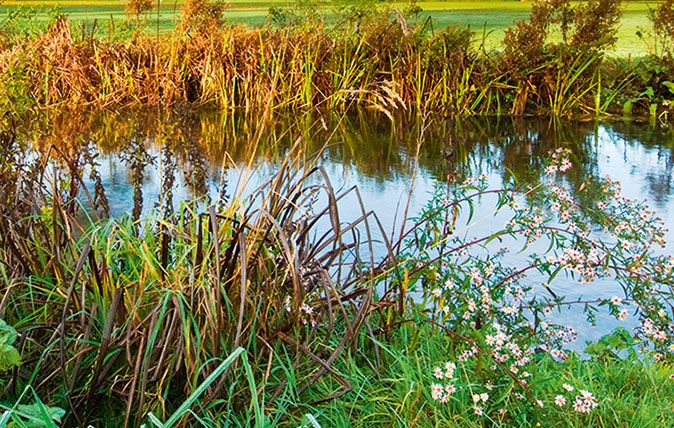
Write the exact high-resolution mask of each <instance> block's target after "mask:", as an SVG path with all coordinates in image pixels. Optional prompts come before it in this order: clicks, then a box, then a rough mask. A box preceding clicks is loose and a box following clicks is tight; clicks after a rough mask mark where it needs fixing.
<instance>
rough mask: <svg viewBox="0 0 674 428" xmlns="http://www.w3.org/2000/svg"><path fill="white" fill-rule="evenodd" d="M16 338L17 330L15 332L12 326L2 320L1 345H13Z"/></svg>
mask: <svg viewBox="0 0 674 428" xmlns="http://www.w3.org/2000/svg"><path fill="white" fill-rule="evenodd" d="M16 336H17V333H16V330H14V328H13V327H12V326H10V325H7V323H6V322H5V321H4V320H1V319H0V345H3V344H6V345H13V344H14V342H15V341H16Z"/></svg>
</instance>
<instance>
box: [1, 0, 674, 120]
mask: <svg viewBox="0 0 674 428" xmlns="http://www.w3.org/2000/svg"><path fill="white" fill-rule="evenodd" d="M602 1H603V2H602ZM602 1H596V2H590V3H587V4H583V5H581V6H576V12H575V13H574V14H573V16H574V17H573V19H571V18H568V17H567V15H568V14H567V15H565V14H564V13H566V12H563V11H564V10H569V11H570V10H571V9H572V5H571V4H570V3H568V2H561V3H559V4H556V3H555V4H553V3H550V4H548V3H540V4H538V6H537V8H535V9H533V10H532V15H531V18H530V20H529V21H520V22H519V23H517V24H516V25H514V26H512V27H510V29H509V30H508V31H507V36H506V37H505V39H504V42H503V49H502V50H499V51H487V50H485V49H484V44H483V39H481V36H480V34H476V33H474V32H472V31H470V30H469V29H466V28H464V27H458V26H450V27H447V28H445V29H443V30H440V31H431V28H429V26H428V25H427V22H425V21H423V20H420V19H419V17H418V16H416V15H415V13H413V12H410V13H409V14H408V15H405V14H404V13H403V12H401V11H399V10H397V9H391V10H387V11H376V10H370V9H368V12H363V11H361V10H359V9H348V8H347V9H345V10H344V11H343V19H342V20H341V21H340V22H341V24H339V25H337V26H334V25H332V26H331V25H329V24H327V23H325V22H324V21H322V20H321V19H320V17H316V16H314V15H312V14H309V15H302V14H301V13H299V12H297V11H293V10H289V11H287V10H278V11H277V12H276V13H275V15H274V20H275V21H276V22H277V23H282V24H283V25H284V27H283V28H278V27H274V26H271V27H267V26H265V27H261V28H258V29H246V28H244V27H240V26H228V25H226V24H224V23H223V22H222V20H221V16H220V12H221V8H220V6H213V5H208V3H203V2H195V3H194V5H193V7H191V9H189V13H185V14H184V15H183V17H182V21H181V23H180V30H176V31H174V32H171V33H169V34H166V35H163V36H160V37H156V36H150V35H145V34H144V33H143V32H142V31H141V32H138V31H135V30H133V28H134V27H133V25H131V26H127V27H126V29H125V30H124V31H122V30H119V29H118V31H116V32H112V33H110V34H109V35H108V36H107V37H106V38H103V39H101V38H98V37H94V36H93V34H92V33H91V32H90V30H87V29H85V28H81V27H73V25H72V24H71V22H70V21H69V20H68V19H67V18H65V17H59V18H57V19H56V20H55V21H54V22H52V23H51V24H50V25H49V27H48V29H47V30H45V31H44V32H41V31H38V32H37V33H31V34H26V33H24V32H22V30H21V29H20V28H18V27H16V28H14V27H12V31H10V30H7V31H5V39H4V40H5V41H4V44H3V46H4V47H3V51H2V54H1V55H0V76H2V81H3V82H5V83H4V84H3V85H2V88H0V90H1V91H2V95H3V97H2V98H3V99H4V100H5V101H4V109H5V110H13V111H21V110H22V109H29V108H32V107H58V106H64V105H67V106H82V107H94V108H101V107H103V108H105V107H128V106H164V107H171V106H181V105H182V106H190V107H195V106H204V105H211V106H216V107H218V108H221V109H246V110H264V109H266V110H268V111H272V110H280V109H296V108H300V109H312V108H319V109H321V108H322V109H337V110H340V111H343V110H347V109H349V108H351V107H354V106H360V107H369V108H373V109H376V110H379V111H381V112H384V113H386V114H387V115H389V116H392V115H393V113H394V112H396V111H398V112H402V111H408V112H414V113H418V114H422V113H423V112H431V111H432V112H435V113H439V114H445V115H491V114H497V115H501V114H513V115H524V114H527V115H540V114H549V115H554V116H575V117H596V116H602V115H607V114H621V115H622V114H625V115H631V114H638V115H643V114H647V115H650V117H651V119H653V120H655V119H656V118H661V119H663V120H666V119H667V117H669V112H670V109H671V100H672V98H673V97H674V85H672V83H671V76H672V72H671V65H672V61H671V44H669V43H668V41H669V40H670V38H669V37H671V34H670V33H668V32H667V30H666V28H665V29H662V28H661V30H662V31H659V32H657V34H658V38H657V39H654V40H657V41H658V43H655V42H654V44H653V45H652V47H651V52H652V55H650V56H644V57H640V58H638V59H624V58H623V59H621V58H616V57H609V56H607V54H606V52H607V50H608V49H610V48H611V47H612V46H614V44H615V42H616V41H617V39H618V28H619V25H620V7H619V6H617V3H615V2H611V1H608V0H602ZM606 2H607V3H606ZM604 3H606V4H604ZM607 5H613V6H611V7H609V6H607ZM213 7H215V8H216V9H212V8H213ZM663 7H664V8H665V9H664V10H665V11H666V10H669V9H667V8H671V4H669V3H668V4H666V5H665V6H663ZM216 11H217V12H216ZM214 13H215V15H214ZM569 16H571V15H569ZM565 17H566V18H565ZM564 20H566V21H564ZM561 28H566V33H565V34H566V37H562V39H563V40H561V41H560V40H557V39H559V38H560V37H559V36H555V34H556V33H555V32H556V31H561V30H560V29H561ZM663 28H664V27H663ZM120 31H121V32H120Z"/></svg>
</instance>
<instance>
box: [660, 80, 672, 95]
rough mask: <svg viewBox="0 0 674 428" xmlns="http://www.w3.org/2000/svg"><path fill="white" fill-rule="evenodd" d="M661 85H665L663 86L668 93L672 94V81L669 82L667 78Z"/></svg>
mask: <svg viewBox="0 0 674 428" xmlns="http://www.w3.org/2000/svg"><path fill="white" fill-rule="evenodd" d="M662 84H663V85H665V88H667V89H668V90H669V93H670V94H672V95H674V82H670V81H669V80H666V81H664V82H662Z"/></svg>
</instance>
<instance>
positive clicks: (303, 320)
mask: <svg viewBox="0 0 674 428" xmlns="http://www.w3.org/2000/svg"><path fill="white" fill-rule="evenodd" d="M2 150H3V153H2V155H3V159H5V160H6V162H5V161H3V163H2V165H3V166H2V170H0V180H1V182H2V188H1V189H2V192H1V193H0V195H1V196H2V204H1V205H2V208H1V212H0V260H1V261H2V262H1V263H0V276H1V277H2V282H3V284H5V285H6V286H3V292H2V301H1V302H0V317H2V318H4V319H7V320H8V321H9V322H11V323H12V324H13V325H14V326H15V327H16V328H17V330H19V331H21V335H20V340H19V341H18V343H17V345H16V346H17V349H19V350H20V352H21V354H22V358H23V361H24V364H23V366H21V367H18V368H17V369H15V370H14V372H13V374H12V376H11V380H10V383H9V385H5V386H4V388H5V390H6V391H9V395H12V396H15V397H19V396H20V395H21V392H22V391H23V386H22V385H25V383H26V382H28V384H31V385H32V387H33V388H34V389H35V390H36V391H38V392H39V394H40V396H41V398H42V399H43V400H44V401H45V402H64V401H63V400H61V398H62V397H66V400H65V402H66V403H67V404H68V406H67V407H68V408H67V411H68V419H67V420H66V421H65V422H64V423H66V424H71V425H84V424H87V423H103V421H105V420H106V418H107V419H110V418H112V419H113V420H116V421H117V422H116V423H123V424H124V425H127V426H138V425H140V424H141V423H142V422H144V421H145V420H146V419H145V418H146V417H147V415H148V413H151V414H152V415H153V416H152V417H153V418H157V420H166V419H168V418H169V417H170V416H171V415H172V414H174V412H176V411H178V410H180V409H179V405H180V404H181V403H183V402H185V401H186V400H188V399H189V398H190V397H192V396H193V394H195V393H196V392H198V393H199V397H198V398H199V403H200V404H199V406H200V411H201V417H202V418H204V417H205V418H208V417H209V415H211V416H213V417H215V416H214V415H223V414H230V416H231V417H232V418H241V419H245V418H246V417H249V418H250V417H251V415H255V416H256V420H257V421H258V423H260V424H261V423H263V421H264V416H263V414H264V412H265V411H264V407H265V406H271V407H272V408H275V409H276V410H277V414H279V415H282V414H283V410H280V411H279V410H278V409H279V407H280V408H281V409H283V407H284V406H285V407H287V406H288V403H289V402H292V403H295V402H301V401H302V399H301V398H300V397H305V402H307V403H309V402H313V401H316V400H318V401H321V400H330V399H333V398H335V397H338V396H339V395H341V394H344V393H346V392H348V391H349V390H350V388H351V385H350V383H349V381H348V380H347V379H346V378H345V377H344V376H343V375H342V374H341V373H339V372H337V371H336V370H335V369H334V368H333V364H335V362H336V361H338V360H341V359H342V358H343V354H344V353H348V352H349V350H350V349H351V347H352V346H353V345H354V343H355V340H356V338H357V337H358V335H359V332H361V330H362V329H363V328H364V326H365V325H366V322H367V318H368V316H369V315H370V313H371V312H372V311H373V310H375V309H376V307H377V304H375V303H373V288H372V284H371V282H370V281H369V280H368V279H367V278H368V277H371V276H372V274H373V273H374V272H375V270H376V268H377V265H376V261H375V260H374V258H373V255H372V252H371V251H368V248H371V245H372V240H373V235H372V234H373V233H374V231H375V230H376V228H377V221H376V218H374V215H373V213H371V212H368V211H366V210H365V208H364V207H363V210H362V215H361V217H360V218H357V219H355V220H353V221H349V222H345V221H343V220H342V219H340V216H339V209H338V207H339V205H340V204H341V203H343V202H344V201H345V200H350V201H351V202H350V203H354V202H355V203H360V204H361V206H363V205H362V201H361V200H360V198H359V195H358V191H357V189H348V190H347V191H345V192H341V193H337V192H336V191H335V190H334V189H333V188H332V186H331V184H330V181H329V179H328V177H327V174H326V173H325V172H324V171H323V170H322V169H321V168H320V167H318V166H314V165H313V163H312V160H311V158H307V156H306V154H305V153H303V152H302V150H300V149H298V148H295V150H293V151H292V153H294V155H293V156H289V157H288V158H287V161H286V162H285V163H284V164H283V165H282V166H281V167H280V168H279V170H278V172H277V173H276V174H275V175H274V176H273V177H272V178H271V179H270V180H269V181H268V182H266V183H265V184H263V185H262V186H261V187H260V188H258V189H257V190H255V191H254V192H253V193H252V195H250V196H248V197H247V198H245V199H243V198H241V197H239V195H233V197H232V200H231V202H230V203H227V204H225V203H224V202H221V203H220V204H219V205H217V204H215V205H211V206H210V208H207V209H205V210H204V209H200V208H198V206H197V203H196V202H195V203H194V204H185V205H183V206H182V207H181V208H180V209H178V210H175V211H174V210H172V209H165V206H164V205H162V206H161V207H159V209H158V210H156V211H155V212H156V217H150V218H146V219H141V220H136V221H134V220H132V219H131V217H127V218H126V219H121V220H120V219H114V220H105V217H106V215H105V212H106V210H107V201H106V200H105V195H104V193H100V194H99V193H94V192H92V194H89V192H88V191H87V189H86V188H85V187H84V185H83V181H82V174H83V171H84V169H85V168H86V166H87V165H91V162H95V161H94V160H93V157H91V156H89V155H87V154H86V153H87V152H86V151H83V150H72V151H69V150H68V149H67V148H65V149H63V150H61V148H57V147H56V146H51V147H49V148H47V149H46V150H44V151H43V152H42V155H40V156H37V157H32V156H26V153H25V152H24V151H23V150H24V148H22V145H21V144H19V143H18V142H17V141H16V140H14V138H13V137H12V136H11V135H8V134H3V135H2ZM28 158H30V160H25V159H28ZM54 165H58V166H59V168H58V170H59V171H64V172H63V175H61V174H59V173H56V172H54V173H53V174H52V172H53V171H56V169H53V166H54ZM163 180H164V181H168V182H172V180H173V178H172V175H171V174H170V173H167V174H165V176H164V178H163ZM167 186H168V188H170V187H171V185H170V184H167ZM169 193H170V192H169ZM319 196H322V197H323V198H322V200H325V203H324V204H319V203H316V199H317V198H319ZM78 197H81V198H82V199H79V198H78ZM163 198H164V204H167V205H166V206H169V205H170V202H169V201H168V199H169V198H170V196H169V195H168V194H166V195H164V197H163ZM82 200H83V201H88V202H80V201H82ZM84 207H89V208H87V209H84ZM162 212H165V213H166V214H165V215H161V214H160V213H162ZM321 222H328V223H330V224H332V227H331V228H329V229H321V230H324V232H321V234H320V235H317V232H316V229H317V226H316V225H317V224H320V223H321ZM240 347H243V348H245V349H246V350H247V352H246V354H245V356H244V357H245V358H244V359H243V362H242V360H241V358H239V359H238V360H236V361H235V362H233V363H232V361H230V363H231V364H233V365H232V366H231V367H229V365H228V367H229V369H228V370H225V369H223V368H222V367H221V364H220V362H221V359H223V358H225V357H227V356H228V355H229V354H230V352H231V351H232V350H233V349H237V348H240ZM237 355H240V352H239V354H237ZM251 366H252V367H254V368H255V371H254V374H253V371H252V370H251ZM244 368H245V370H244ZM209 376H210V377H209ZM323 376H330V377H334V379H335V380H336V381H337V382H338V383H339V384H340V385H341V387H340V388H337V389H335V390H334V391H332V392H331V394H328V395H326V396H322V397H321V396H317V395H316V394H312V395H311V396H312V397H313V399H308V398H306V397H307V396H308V395H307V394H308V393H309V392H311V390H312V388H313V385H314V384H315V382H316V381H317V379H319V378H321V377H323ZM215 378H217V381H214V380H213V379H215ZM207 381H208V382H207ZM251 382H252V383H251ZM256 382H257V384H256ZM204 385H205V386H204ZM258 395H259V399H258ZM223 397H226V398H223ZM191 403H193V401H192V402H191ZM121 409H124V415H125V416H124V419H123V421H122V420H120V419H119V414H118V413H114V412H117V411H119V410H121ZM295 410H297V409H295ZM295 410H294V411H295ZM106 412H113V413H111V414H107V413H106ZM230 412H231V413H230ZM182 417H183V415H182V414H180V417H177V418H174V419H176V420H174V422H177V421H178V420H180V419H181V418H182Z"/></svg>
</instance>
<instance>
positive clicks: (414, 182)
mask: <svg viewBox="0 0 674 428" xmlns="http://www.w3.org/2000/svg"><path fill="white" fill-rule="evenodd" d="M590 131H592V129H590ZM354 132H357V130H355V131H354ZM507 132H510V133H511V134H512V135H506V138H505V139H501V140H499V141H497V142H491V140H487V143H486V144H485V143H483V144H481V145H473V143H474V142H473V141H470V139H466V140H464V141H462V142H458V143H457V144H458V146H457V147H456V151H467V156H466V157H465V158H464V160H463V162H464V164H469V165H470V170H471V171H472V173H473V174H479V173H480V172H485V173H487V174H488V177H489V182H490V185H491V186H492V187H499V186H500V185H501V183H502V181H503V177H504V174H507V172H506V171H505V168H506V166H505V165H506V157H508V156H509V155H508V153H509V152H508V151H507V150H513V147H514V150H516V151H517V153H516V158H515V159H519V161H520V162H529V164H531V165H536V163H535V162H531V161H532V160H533V159H534V157H535V156H536V155H542V154H543V153H541V152H540V151H537V150H536V149H537V148H538V146H537V143H538V142H540V141H542V140H543V139H544V138H545V137H544V136H540V135H539V134H538V133H537V132H536V131H535V130H527V129H524V130H523V131H522V132H524V133H525V134H524V135H518V134H516V133H514V132H513V131H512V130H507V131H506V133H507ZM575 138H580V139H581V140H582V138H585V141H577V142H578V143H581V145H582V147H584V148H585V151H586V152H587V153H588V154H589V155H588V156H589V158H590V159H591V165H584V168H583V169H584V171H585V173H588V172H590V173H592V174H596V175H598V176H600V177H604V176H609V177H610V178H612V179H613V180H618V181H620V182H621V183H622V187H623V191H624V193H625V194H626V196H628V197H630V198H637V199H646V200H647V201H648V202H649V204H650V205H651V206H652V207H653V208H655V209H656V211H657V212H658V214H659V215H660V216H661V217H662V218H663V219H664V220H665V222H666V224H667V225H670V226H671V225H672V224H673V223H674V219H673V218H672V212H674V211H673V207H672V203H673V202H672V164H673V163H674V162H673V159H674V156H673V155H672V152H671V149H669V148H668V147H665V146H666V145H667V146H668V145H669V143H671V141H658V140H657V137H656V138H652V139H651V141H650V144H641V143H640V142H638V141H635V139H634V138H633V137H631V138H629V139H628V138H624V137H623V135H622V134H621V133H620V132H618V131H616V130H615V129H613V128H612V127H611V126H606V127H605V126H599V127H598V128H596V133H590V134H589V135H588V134H587V133H586V134H585V136H584V137H583V136H582V135H581V136H578V135H576V137H575ZM363 139H364V140H365V141H367V140H368V139H367V135H366V136H364V137H363ZM523 140H524V141H527V142H526V143H523V142H522V141H523ZM378 143H379V140H377V139H373V140H372V144H378ZM504 144H505V145H510V146H511V147H510V149H509V148H508V147H506V146H505V145H504ZM461 145H464V146H465V147H462V146H461ZM515 145H519V146H515ZM371 149H372V148H371ZM373 149H374V150H377V147H374V148H373ZM382 150H387V148H386V147H382ZM150 151H151V154H152V155H153V156H155V157H156V160H155V165H154V166H148V167H146V168H145V177H144V181H143V183H142V195H143V201H144V202H143V213H144V214H147V213H149V212H150V211H151V210H152V208H153V207H154V206H155V205H156V203H157V201H158V200H159V197H160V194H161V162H160V159H161V154H160V152H159V151H158V150H157V149H150ZM546 152H547V150H546ZM442 153H443V152H442V151H441V152H439V153H438V152H437V151H436V152H435V153H432V152H431V153H425V152H424V148H423V146H422V150H421V156H422V157H423V156H426V157H431V158H433V157H438V156H441V155H442ZM334 154H335V152H334V151H328V152H326V154H324V156H323V157H322V160H321V161H320V164H321V165H322V166H323V167H324V168H325V169H326V171H327V173H328V175H329V176H330V179H331V181H332V185H333V187H334V188H335V189H336V190H340V189H344V190H345V189H348V188H350V187H351V186H354V185H356V186H358V188H359V190H360V193H361V195H362V198H363V201H364V203H365V207H366V209H371V210H374V211H375V212H376V214H377V216H378V218H379V220H380V221H381V223H382V224H383V225H384V228H385V229H386V230H387V234H388V235H389V236H390V235H391V234H392V232H393V227H394V225H395V226H396V227H397V228H398V229H396V230H399V227H400V224H401V221H402V218H403V217H404V212H405V209H406V206H407V204H408V201H407V198H408V197H409V198H410V200H409V212H408V214H407V216H408V217H414V216H416V215H418V214H419V212H420V210H421V209H422V207H423V205H424V204H425V202H426V201H427V200H428V196H429V194H430V193H431V191H432V190H433V187H434V184H435V182H436V178H435V177H437V171H430V170H429V169H428V168H427V167H426V166H425V165H424V164H423V162H420V165H419V168H418V170H417V173H416V174H415V175H414V179H413V174H412V169H411V168H409V167H405V166H403V167H402V168H400V169H398V170H397V171H393V173H390V174H386V175H377V174H376V173H371V172H369V171H368V173H363V172H362V171H361V169H360V168H359V167H358V165H357V162H355V163H354V160H348V161H347V162H346V163H345V161H344V157H342V156H335V155H334ZM353 156H354V158H355V159H357V157H358V153H357V152H356V153H355V154H353ZM398 156H399V159H403V160H402V162H401V163H402V164H403V165H411V164H413V163H414V162H410V157H411V156H412V157H413V153H412V154H410V152H409V149H405V148H402V147H401V148H400V152H399V153H398ZM99 161H100V164H101V166H100V169H99V172H100V174H101V178H102V180H103V185H104V187H105V189H106V193H107V196H108V198H109V200H110V207H111V210H112V214H113V215H115V216H117V215H121V214H122V213H130V212H131V210H132V208H133V188H132V186H131V185H130V183H129V174H128V171H127V167H126V165H125V163H124V162H123V161H122V160H121V159H120V158H119V157H118V156H117V155H114V154H113V155H106V156H105V157H102V158H101V159H100V160H99ZM510 161H512V159H511V160H510ZM510 161H509V162H510ZM278 162H279V161H278V160H277V161H269V160H267V161H264V162H261V163H260V164H259V165H258V166H257V169H256V172H255V173H254V174H253V175H252V176H251V177H250V180H249V182H248V185H247V187H246V189H247V191H244V194H246V193H248V192H249V191H250V189H253V188H256V187H257V186H258V185H259V184H261V183H263V182H264V180H265V178H268V177H269V176H271V175H272V174H273V173H274V171H275V169H276V167H277V165H278ZM440 163H441V162H440ZM237 167H238V168H244V165H243V164H239V165H237V166H236V167H234V166H232V167H230V168H228V169H227V170H226V172H225V181H226V182H227V183H228V185H229V187H230V188H229V189H228V193H229V194H230V195H231V194H232V193H233V187H234V186H235V183H237V182H239V179H240V170H239V169H238V168H237ZM178 168H179V169H180V166H178ZM175 178H176V181H175V186H174V189H173V195H174V201H175V203H174V205H177V203H178V202H179V201H180V200H186V199H188V198H189V197H190V193H189V191H188V189H187V187H186V185H185V181H186V180H185V177H184V176H183V173H182V172H181V171H180V170H179V171H177V173H176V177H175ZM209 181H210V183H209V194H210V196H212V197H216V195H217V194H218V189H217V188H218V183H219V182H220V174H219V172H218V169H217V168H211V171H210V174H209ZM410 186H411V187H410ZM410 189H411V191H410ZM322 202H324V201H319V204H320V203H322ZM494 203H495V198H493V197H492V198H490V197H486V198H484V199H483V200H482V203H481V204H480V205H479V206H478V207H477V209H476V212H475V215H474V218H473V220H472V221H471V227H468V228H466V227H463V228H460V230H461V231H462V233H465V235H466V236H467V237H473V236H484V235H486V234H488V233H489V232H490V231H495V230H498V228H499V227H500V226H501V225H503V223H504V222H505V221H506V220H507V219H508V213H507V212H503V213H500V214H499V215H498V216H496V217H494V215H493V214H494ZM340 215H341V220H342V221H343V222H349V221H351V220H354V219H356V218H358V217H359V216H360V215H361V211H360V207H359V205H358V202H357V199H356V198H355V196H354V195H351V196H349V197H347V198H346V199H345V200H343V201H342V203H341V204H340ZM323 225H324V226H323V227H329V221H328V220H327V219H326V220H325V222H324V223H323ZM670 228H671V227H670ZM396 236H397V233H396ZM505 244H506V245H510V247H511V249H513V251H511V252H510V253H509V255H508V256H507V258H506V263H508V264H509V265H512V266H521V267H523V266H526V261H527V257H528V255H529V254H530V252H518V250H517V246H516V245H513V243H512V242H511V243H507V242H506V243H505ZM667 244H668V245H667V248H666V249H665V251H667V252H670V251H671V249H672V248H674V237H673V235H672V232H669V233H668V235H667ZM546 248H547V246H546V245H545V243H539V244H537V245H534V246H533V247H532V248H531V249H532V250H534V251H535V250H538V251H543V250H545V249H546ZM377 252H378V253H379V255H383V254H384V247H383V245H381V244H379V245H378V246H377ZM528 280H529V281H532V283H533V284H540V283H541V282H543V281H544V280H545V278H542V277H531V278H529V279H528ZM553 288H554V289H555V290H556V291H558V292H559V293H558V294H563V295H567V296H568V297H570V298H571V299H576V298H578V299H580V298H609V297H611V296H613V295H621V290H620V288H619V287H618V285H617V284H616V283H613V282H612V281H608V280H602V281H597V282H596V283H594V284H592V285H590V286H581V285H579V284H578V283H576V282H574V281H573V280H572V279H570V278H568V279H564V278H558V279H557V280H556V284H555V286H554V287H553ZM558 316H561V318H556V319H560V321H561V322H562V323H571V324H572V325H574V326H575V327H576V328H577V330H578V331H579V338H580V345H582V341H583V340H585V339H597V338H598V337H599V336H601V335H602V334H604V333H606V332H607V331H608V329H610V328H612V327H614V326H617V325H619V322H618V321H616V320H615V319H613V318H612V317H610V316H608V315H607V314H605V313H604V312H602V311H601V310H600V312H599V313H598V314H597V323H598V325H599V328H595V329H592V328H589V326H588V324H586V323H585V322H584V321H583V320H584V316H581V315H579V313H578V311H577V310H576V309H572V310H568V309H565V310H563V311H562V313H561V315H557V316H556V317H558ZM623 325H625V324H623ZM630 325H632V323H630V322H629V321H628V322H626V326H630Z"/></svg>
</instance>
